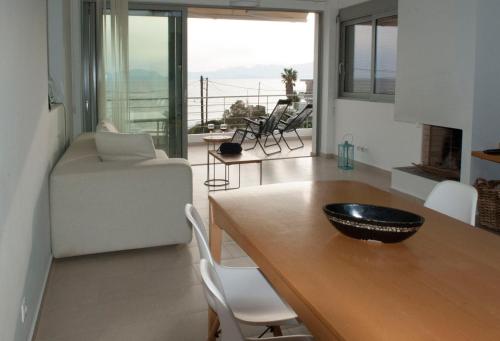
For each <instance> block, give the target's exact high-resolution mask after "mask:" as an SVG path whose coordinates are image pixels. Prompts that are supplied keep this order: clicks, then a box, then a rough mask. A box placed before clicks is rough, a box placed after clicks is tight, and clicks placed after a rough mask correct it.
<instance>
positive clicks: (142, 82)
mask: <svg viewBox="0 0 500 341" xmlns="http://www.w3.org/2000/svg"><path fill="white" fill-rule="evenodd" d="M148 7H149V6H148V5H130V7H129V18H128V120H129V124H128V129H129V132H132V133H147V134H150V135H151V137H152V138H153V142H154V143H155V146H156V148H158V149H163V150H165V152H166V153H167V154H168V156H169V157H186V156H187V155H186V154H187V146H186V142H187V124H186V121H187V114H186V110H185V101H184V99H185V95H184V93H185V84H184V78H185V77H184V73H185V71H184V68H183V61H184V56H185V44H184V27H185V15H184V12H183V11H182V10H166V9H161V8H160V9H159V8H154V7H150V8H148ZM94 15H95V14H94ZM90 22H93V21H92V20H90ZM84 25H85V23H84ZM84 33H85V32H84ZM104 41H105V43H104V50H106V47H107V46H106V44H107V43H108V41H110V40H109V39H105V40H104ZM84 45H85V37H84ZM95 48H96V49H97V48H99V46H98V45H95ZM84 49H85V46H84ZM110 59H112V58H110ZM108 77H110V75H108V74H107V73H106V79H107V78H108ZM109 83H111V82H108V81H106V82H105V84H106V89H105V90H106V93H110V92H111V91H113V89H112V88H111V87H110V86H109V85H108V84H109ZM84 84H90V85H91V84H92V82H85V83H84ZM96 86H97V87H99V82H96ZM89 93H93V91H89ZM106 98H111V96H106ZM96 107H99V106H96ZM105 110H106V111H108V110H111V103H110V101H108V100H107V101H106V106H105ZM87 115H90V116H92V115H97V113H88V114H87ZM97 116H99V117H102V115H97ZM86 120H87V121H95V120H92V119H88V118H87V119H86Z"/></svg>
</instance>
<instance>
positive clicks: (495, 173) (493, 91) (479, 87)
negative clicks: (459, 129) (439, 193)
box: [471, 0, 500, 181]
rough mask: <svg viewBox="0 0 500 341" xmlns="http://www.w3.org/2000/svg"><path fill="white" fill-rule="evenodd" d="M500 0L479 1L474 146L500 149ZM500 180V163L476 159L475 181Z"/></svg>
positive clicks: (475, 147) (481, 148) (473, 174)
mask: <svg viewBox="0 0 500 341" xmlns="http://www.w3.org/2000/svg"><path fill="white" fill-rule="evenodd" d="M499 13H500V2H499V1H498V0H479V7H478V14H477V15H478V19H477V32H476V65H475V72H476V74H475V86H476V88H475V92H474V95H475V98H474V116H473V123H472V149H473V150H484V149H488V148H500V146H499V143H500V101H499V90H500V44H499V43H498V32H500V21H499V20H498V14H499ZM478 177H483V178H486V179H497V180H498V179H500V164H498V163H492V162H488V161H483V160H480V159H476V158H472V170H471V181H475V179H476V178H478Z"/></svg>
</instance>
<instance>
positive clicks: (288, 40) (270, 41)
mask: <svg viewBox="0 0 500 341" xmlns="http://www.w3.org/2000/svg"><path fill="white" fill-rule="evenodd" d="M313 59H314V14H309V15H308V17H307V22H306V23H291V22H273V21H251V20H227V19H198V18H190V19H188V63H189V71H190V72H208V71H216V70H220V69H225V68H232V67H250V66H254V65H269V64H278V65H292V64H302V63H311V62H313Z"/></svg>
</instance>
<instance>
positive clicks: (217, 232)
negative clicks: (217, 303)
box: [208, 203, 222, 341]
mask: <svg viewBox="0 0 500 341" xmlns="http://www.w3.org/2000/svg"><path fill="white" fill-rule="evenodd" d="M208 210H209V213H208V219H209V232H208V236H209V242H208V244H209V247H210V252H211V253H212V257H213V258H214V260H215V261H216V262H217V263H220V261H221V254H222V229H221V228H220V227H219V226H217V225H216V224H215V222H214V209H213V207H212V204H211V203H210V205H209V209H208ZM216 321H217V315H216V313H215V312H214V311H213V310H212V309H210V308H209V309H208V333H209V341H212V340H213V341H215V338H213V336H212V335H210V332H211V331H212V329H213V325H214V323H216Z"/></svg>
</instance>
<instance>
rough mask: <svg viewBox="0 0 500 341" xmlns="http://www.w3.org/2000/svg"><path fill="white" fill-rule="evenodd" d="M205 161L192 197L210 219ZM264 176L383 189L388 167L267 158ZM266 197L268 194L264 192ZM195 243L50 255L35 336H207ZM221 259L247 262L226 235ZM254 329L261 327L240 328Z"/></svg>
mask: <svg viewBox="0 0 500 341" xmlns="http://www.w3.org/2000/svg"><path fill="white" fill-rule="evenodd" d="M205 170H206V169H205V167H204V166H194V167H193V173H194V180H193V181H194V204H195V205H196V207H197V208H198V209H199V211H200V212H201V214H202V215H203V217H204V219H205V221H207V220H208V200H207V189H206V187H205V186H203V185H202V183H203V180H204V177H205V174H206V173H205ZM257 172H258V166H257V165H255V164H253V165H252V164H251V165H246V166H243V167H242V185H243V186H248V185H256V184H257V181H258V180H257ZM263 173H264V178H263V182H264V184H269V183H276V182H287V181H304V180H319V179H321V180H323V179H353V180H359V181H364V182H368V183H371V184H373V185H375V186H377V187H380V188H383V189H387V188H388V187H389V184H390V177H389V173H387V172H384V171H380V170H377V169H374V168H370V167H366V166H359V167H357V168H356V169H355V170H354V171H341V170H339V169H338V168H337V167H336V162H335V160H332V159H325V158H311V157H306V158H293V159H285V160H272V161H265V162H264V164H263ZM263 202H265V198H263ZM198 263H199V254H198V249H197V247H196V244H195V242H194V239H193V242H191V244H189V245H179V246H166V247H158V248H152V249H144V250H133V251H125V252H116V253H109V254H101V255H92V256H84V257H74V258H68V259H61V260H55V261H54V264H53V267H52V270H51V273H50V276H49V281H48V286H47V289H46V293H45V298H44V302H43V306H42V310H41V313H40V317H39V323H38V328H37V333H36V337H35V340H37V341H63V340H64V341H79V340H86V341H90V340H95V341H98V340H109V341H111V340H120V341H125V340H141V341H149V340H186V341H190V340H193V341H197V340H204V339H205V338H206V330H207V305H206V303H205V299H204V297H203V292H202V288H201V285H200V282H199V278H198V273H197V271H198ZM223 263H224V264H228V265H251V264H252V262H251V260H250V259H249V258H248V257H246V255H245V253H244V252H243V250H241V249H240V248H239V247H238V245H236V244H235V243H234V242H233V241H231V239H230V238H229V237H227V236H225V238H224V244H223ZM244 331H245V333H246V334H251V335H256V334H257V333H259V332H260V331H261V329H255V328H252V329H251V328H245V329H244Z"/></svg>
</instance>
